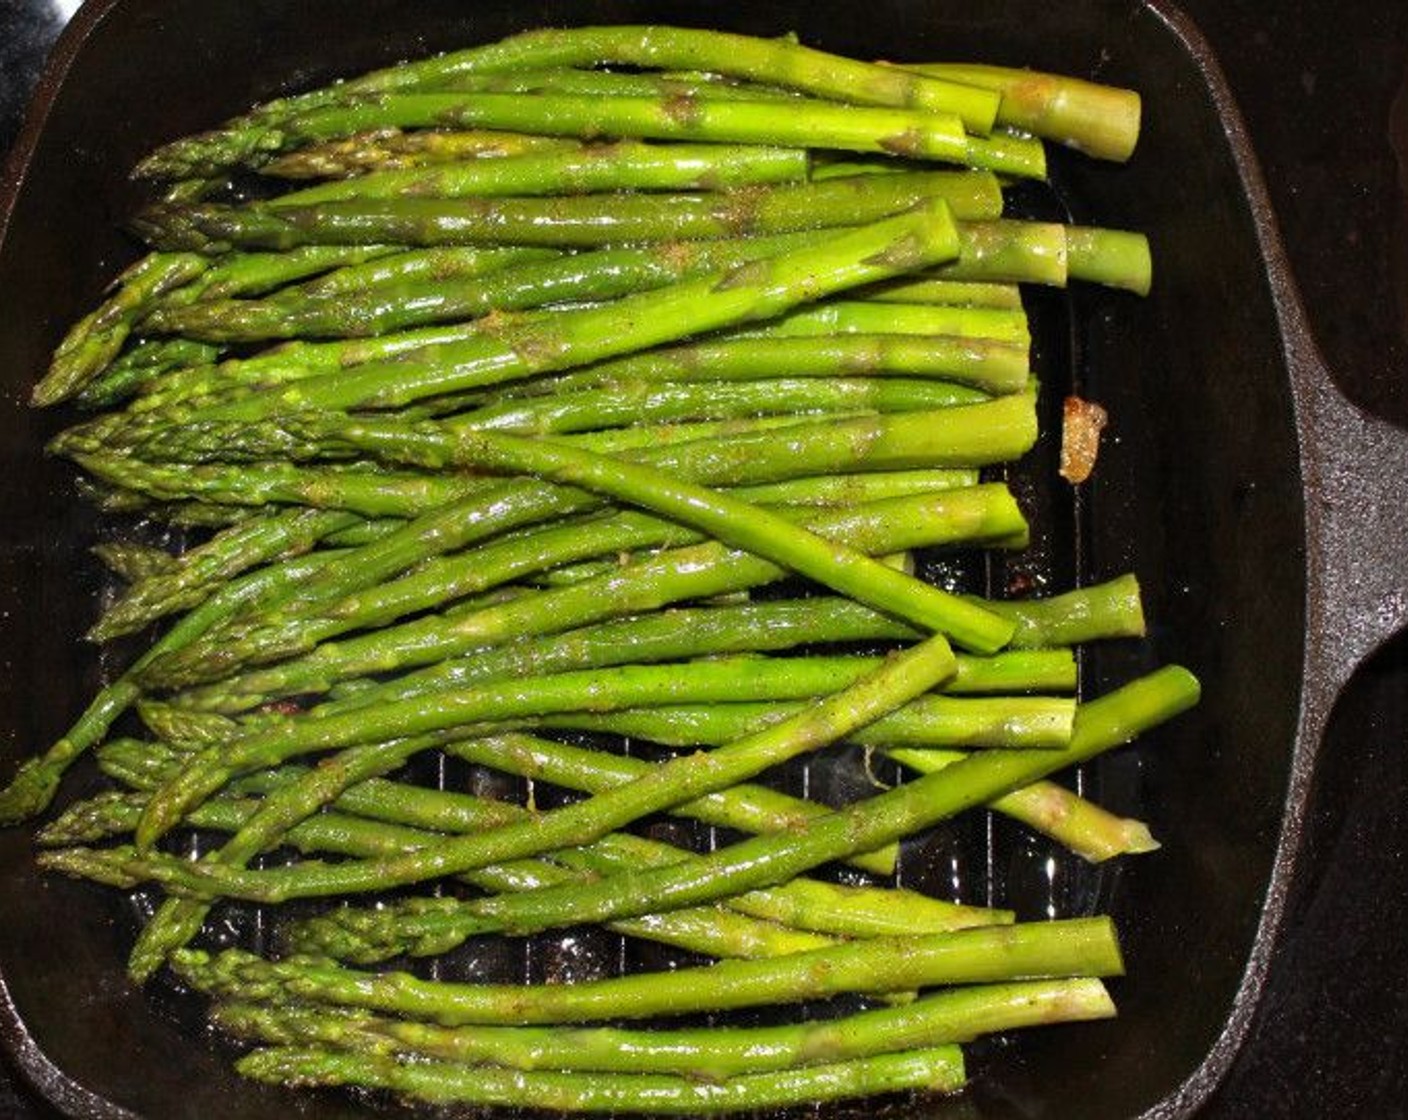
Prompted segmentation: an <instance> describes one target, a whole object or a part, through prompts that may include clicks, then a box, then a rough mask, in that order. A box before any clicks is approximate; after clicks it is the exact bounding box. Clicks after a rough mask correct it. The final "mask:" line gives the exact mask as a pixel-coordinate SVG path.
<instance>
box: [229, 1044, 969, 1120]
mask: <svg viewBox="0 0 1408 1120" xmlns="http://www.w3.org/2000/svg"><path fill="white" fill-rule="evenodd" d="M235 1068H236V1069H238V1070H239V1071H240V1073H242V1074H243V1075H244V1076H246V1077H250V1078H253V1079H255V1080H257V1081H268V1082H273V1083H275V1084H293V1085H359V1086H363V1087H366V1088H375V1089H389V1090H391V1091H392V1092H396V1093H399V1094H401V1095H403V1096H407V1097H411V1098H414V1099H417V1100H421V1101H427V1102H430V1103H434V1104H440V1105H445V1104H461V1105H464V1104H475V1105H507V1106H515V1107H526V1108H544V1107H546V1108H550V1109H555V1110H561V1111H564V1112H604V1113H634V1112H638V1113H645V1114H649V1115H652V1116H658V1115H660V1114H661V1111H662V1110H663V1111H664V1112H666V1113H670V1114H680V1115H715V1114H717V1113H724V1112H736V1111H741V1110H748V1109H766V1108H783V1107H786V1106H788V1105H803V1104H815V1103H817V1102H819V1101H831V1100H842V1099H845V1098H848V1097H864V1096H870V1095H873V1094H876V1093H893V1092H900V1091H903V1090H916V1089H917V1090H924V1091H927V1092H936V1093H951V1092H955V1091H957V1090H958V1089H960V1088H962V1086H963V1084H964V1073H963V1060H962V1055H961V1053H960V1052H959V1051H958V1050H957V1048H955V1047H939V1048H936V1049H927V1050H915V1051H912V1052H907V1053H902V1054H879V1055H876V1056H875V1057H872V1058H856V1059H853V1060H851V1061H849V1062H836V1063H831V1064H827V1065H819V1066H807V1067H804V1068H802V1069H794V1070H784V1071H780V1072H776V1073H751V1074H743V1075H741V1076H739V1077H734V1078H729V1079H728V1080H726V1081H721V1082H699V1081H694V1080H692V1079H690V1078H686V1077H671V1076H668V1075H665V1074H627V1073H595V1074H590V1075H587V1074H578V1073H554V1072H538V1073H522V1072H519V1071H517V1070H512V1071H510V1070H501V1069H497V1068H495V1067H493V1066H464V1065H455V1064H451V1063H446V1062H433V1061H421V1060H415V1061H406V1062H401V1061H397V1060H396V1059H395V1058H393V1057H386V1056H382V1055H376V1054H362V1053H354V1054H347V1053H342V1052H339V1051H335V1050H317V1049H308V1050H300V1049H292V1048H289V1049H283V1048H279V1049H269V1050H256V1051H254V1052H253V1053H251V1054H249V1055H246V1056H245V1057H244V1058H241V1059H240V1060H239V1062H237V1063H236V1067H235Z"/></svg>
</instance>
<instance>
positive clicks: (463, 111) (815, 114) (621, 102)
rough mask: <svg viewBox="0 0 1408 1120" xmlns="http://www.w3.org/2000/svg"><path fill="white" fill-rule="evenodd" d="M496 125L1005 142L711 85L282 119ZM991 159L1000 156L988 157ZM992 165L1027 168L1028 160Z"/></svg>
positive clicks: (393, 104)
mask: <svg viewBox="0 0 1408 1120" xmlns="http://www.w3.org/2000/svg"><path fill="white" fill-rule="evenodd" d="M446 125H448V126H450V127H452V128H489V129H501V130H504V131H509V132H525V133H529V134H534V135H541V136H569V137H576V138H577V139H581V140H592V139H595V138H597V137H601V136H610V137H616V138H630V137H635V138H640V139H647V140H694V141H704V142H707V143H713V144H717V143H737V144H748V145H773V146H779V147H808V146H811V147H821V148H832V149H837V150H840V151H851V152H881V153H887V154H890V155H897V156H902V157H907V158H909V159H931V160H942V161H945V162H948V163H958V164H966V163H967V162H968V161H969V159H970V158H972V157H973V156H974V155H977V157H978V158H979V159H982V158H983V156H985V155H991V154H1003V150H1002V149H1001V148H998V149H996V152H995V153H994V151H993V149H985V148H978V149H976V150H970V148H969V146H968V143H967V137H966V136H965V134H964V130H963V122H962V121H961V120H959V119H958V118H957V117H956V116H954V115H952V114H949V113H939V112H932V111H928V110H915V109H901V108H891V107H880V106H857V105H845V104H842V103H839V102H833V101H818V100H811V99H806V98H799V99H796V100H793V101H788V102H786V104H785V105H779V103H778V102H777V101H776V100H772V99H764V100H756V101H739V100H733V99H731V98H718V97H715V96H713V95H711V94H708V93H703V94H700V95H697V96H696V95H689V96H686V97H675V96H672V95H669V94H666V95H663V96H662V95H655V96H645V97H641V96H635V97H592V96H590V95H583V94H577V95H573V94H569V93H552V92H544V93H531V94H519V93H473V92H470V93H393V94H387V95H386V96H384V97H379V98H377V99H376V101H375V102H358V103H353V104H348V105H343V106H338V107H330V108H326V109H314V110H312V111H310V112H308V113H303V114H300V115H298V116H296V117H293V118H291V119H290V120H289V121H288V122H287V123H286V124H285V126H284V132H285V135H286V137H287V138H288V139H291V140H293V141H294V142H295V143H302V142H307V141H310V140H330V139H334V138H336V137H339V136H346V135H348V134H349V133H356V132H365V131H368V130H370V129H374V128H436V127H443V126H446ZM985 162H993V161H992V160H987V161H985ZM1000 162H1001V166H998V167H988V168H985V169H987V170H994V171H1003V172H1009V173H1010V172H1015V173H1019V174H1020V173H1022V172H1024V171H1028V170H1029V168H1028V167H1027V165H1026V164H1025V162H1024V161H1020V160H1005V161H1000Z"/></svg>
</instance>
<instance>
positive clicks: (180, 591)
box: [88, 509, 361, 642]
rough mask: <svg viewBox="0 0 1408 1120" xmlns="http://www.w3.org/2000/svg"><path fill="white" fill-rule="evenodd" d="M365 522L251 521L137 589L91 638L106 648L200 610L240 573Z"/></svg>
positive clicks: (305, 515)
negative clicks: (152, 625)
mask: <svg viewBox="0 0 1408 1120" xmlns="http://www.w3.org/2000/svg"><path fill="white" fill-rule="evenodd" d="M360 520H361V519H360V518H359V517H358V516H357V515H356V514H352V513H344V512H339V511H324V510H307V509H294V510H287V511H277V510H276V511H273V512H270V513H267V514H264V515H262V516H259V517H254V518H248V519H246V520H244V521H241V522H239V523H238V524H236V525H233V526H231V527H230V528H228V529H225V530H223V531H222V532H220V533H218V534H217V535H216V536H215V537H214V538H212V539H211V540H210V541H207V542H206V543H205V544H203V545H199V546H198V547H196V548H193V549H191V550H190V551H188V552H186V553H184V554H183V555H182V556H181V557H180V558H179V559H177V560H176V562H175V564H174V565H173V567H172V568H171V570H169V571H163V572H158V573H154V574H153V575H151V576H149V577H148V578H146V579H144V580H142V581H140V582H139V583H136V584H134V585H133V586H132V587H130V588H129V589H128V591H127V593H126V594H125V595H124V596H123V597H122V598H121V599H119V600H118V601H117V602H116V603H114V604H113V605H112V606H111V607H109V608H108V609H107V610H106V611H105V612H104V614H103V617H102V618H101V619H100V620H99V622H98V624H97V625H96V626H94V627H93V628H92V629H91V630H90V631H89V632H88V637H89V639H90V640H92V641H95V642H106V641H110V640H112V639H113V638H116V637H119V636H121V635H123V634H130V633H132V632H133V631H135V630H140V629H141V628H142V627H144V626H146V625H148V624H150V623H152V622H154V621H155V620H156V619H158V618H161V617H163V616H164V615H168V614H172V613H173V612H175V611H180V610H186V609H188V608H190V607H194V606H197V605H198V604H200V603H202V602H204V601H205V600H206V599H208V598H209V597H210V596H211V595H212V594H213V593H214V591H215V589H216V587H217V586H218V585H219V584H221V583H223V582H224V581H226V580H228V579H230V578H231V577H233V576H236V575H238V574H239V573H240V572H243V571H246V570H248V569H250V568H254V567H257V566H258V565H260V564H264V563H266V562H268V561H270V560H273V559H275V558H277V557H283V556H295V555H298V554H299V553H303V552H307V551H308V550H309V549H311V548H312V547H313V546H314V545H315V544H317V542H318V541H320V540H321V539H323V538H324V537H326V536H328V535H329V534H330V533H336V532H338V531H340V530H342V529H346V528H350V527H351V526H353V525H355V524H357V523H358V522H359V521H360Z"/></svg>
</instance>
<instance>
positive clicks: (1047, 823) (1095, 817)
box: [885, 748, 1159, 863]
mask: <svg viewBox="0 0 1408 1120" xmlns="http://www.w3.org/2000/svg"><path fill="white" fill-rule="evenodd" d="M885 753H886V754H888V755H889V756H890V757H891V758H893V759H894V760H895V761H896V762H900V763H903V764H904V765H905V766H908V767H909V768H910V769H912V770H916V771H918V772H919V773H921V774H932V773H934V772H936V771H938V770H942V769H943V768H944V767H945V766H951V765H953V763H955V762H960V761H962V759H963V758H964V756H963V755H962V754H959V753H958V752H956V751H955V752H949V751H931V750H914V749H905V748H900V749H897V750H887V751H886V752H885ZM988 807H989V808H991V809H996V810H997V811H998V812H999V813H1004V814H1006V815H1007V816H1009V817H1011V818H1012V819H1013V820H1017V821H1021V822H1022V823H1023V824H1025V825H1027V826H1028V827H1030V828H1032V829H1033V830H1035V831H1036V832H1040V833H1042V834H1043V835H1045V836H1049V837H1051V838H1052V839H1053V840H1055V841H1057V842H1058V843H1060V844H1062V845H1064V846H1065V847H1066V848H1068V849H1070V850H1071V851H1072V852H1075V853H1076V855H1078V856H1080V857H1081V858H1083V859H1087V860H1089V861H1090V862H1091V863H1101V862H1103V861H1105V860H1107V859H1111V858H1113V857H1114V856H1119V855H1134V854H1137V853H1140V852H1152V851H1155V850H1156V849H1157V848H1158V847H1159V844H1158V841H1156V840H1155V839H1154V837H1153V835H1152V834H1151V833H1150V831H1149V826H1148V825H1146V824H1145V823H1144V822H1143V821H1136V820H1129V819H1126V818H1124V817H1117V816H1116V815H1115V814H1114V813H1110V812H1107V811H1106V810H1104V809H1102V808H1101V807H1100V806H1099V805H1096V804H1094V803H1093V802H1090V801H1087V800H1086V799H1085V798H1083V797H1080V796H1079V795H1077V794H1074V793H1072V792H1071V791H1070V790H1068V789H1066V788H1065V787H1064V786H1060V785H1057V784H1056V783H1055V782H1033V783H1032V784H1031V785H1029V786H1026V787H1024V788H1023V789H1018V790H1013V791H1012V792H1011V793H1009V794H1006V795H1004V796H1002V797H999V798H998V799H997V800H996V801H993V802H991V803H990V804H989V806H988Z"/></svg>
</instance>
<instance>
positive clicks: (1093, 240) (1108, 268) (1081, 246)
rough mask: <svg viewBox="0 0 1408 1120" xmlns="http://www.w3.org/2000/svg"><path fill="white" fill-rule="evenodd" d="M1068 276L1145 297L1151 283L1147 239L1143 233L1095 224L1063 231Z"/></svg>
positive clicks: (1151, 267) (1151, 273)
mask: <svg viewBox="0 0 1408 1120" xmlns="http://www.w3.org/2000/svg"><path fill="white" fill-rule="evenodd" d="M1066 243H1067V248H1066V253H1067V259H1068V261H1069V267H1070V272H1071V277H1072V278H1073V279H1076V280H1090V281H1093V282H1094V283H1097V284H1105V285H1107V286H1108V287H1112V288H1123V289H1124V290H1126V291H1129V292H1134V293H1135V294H1136V295H1141V296H1147V295H1148V294H1149V288H1150V286H1151V285H1152V283H1153V262H1152V260H1151V259H1150V256H1149V239H1148V238H1147V237H1145V236H1144V235H1143V234H1142V233H1130V232H1127V231H1126V230H1121V229H1099V228H1097V227H1094V226H1071V227H1070V228H1069V229H1068V230H1067V231H1066Z"/></svg>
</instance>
